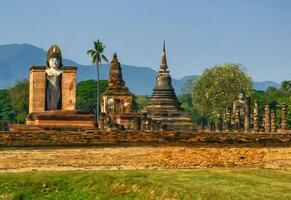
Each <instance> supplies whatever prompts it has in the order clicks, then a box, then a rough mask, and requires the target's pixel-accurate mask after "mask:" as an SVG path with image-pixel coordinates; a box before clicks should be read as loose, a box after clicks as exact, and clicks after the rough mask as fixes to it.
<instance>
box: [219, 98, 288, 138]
mask: <svg viewBox="0 0 291 200" xmlns="http://www.w3.org/2000/svg"><path fill="white" fill-rule="evenodd" d="M250 110H251V109H250V99H249V98H247V99H246V104H245V107H244V118H243V127H242V125H241V114H240V108H239V106H236V108H235V113H234V115H235V116H234V123H232V117H231V110H230V108H227V109H226V110H225V114H224V130H225V131H226V132H229V131H232V127H233V128H234V131H236V132H241V129H242V128H243V131H244V132H245V133H249V132H251V113H250ZM263 127H264V131H265V132H277V116H276V108H275V107H270V105H265V108H264V120H263ZM281 130H282V131H285V130H287V105H286V104H283V105H281ZM259 131H260V120H259V106H258V103H255V104H254V110H253V132H259Z"/></svg>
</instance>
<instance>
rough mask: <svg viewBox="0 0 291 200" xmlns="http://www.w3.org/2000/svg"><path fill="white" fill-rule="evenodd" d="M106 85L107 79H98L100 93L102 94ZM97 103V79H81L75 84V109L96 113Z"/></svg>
mask: <svg viewBox="0 0 291 200" xmlns="http://www.w3.org/2000/svg"><path fill="white" fill-rule="evenodd" d="M107 87H108V81H107V80H100V94H101V95H102V94H103V93H104V92H105V90H106V89H107ZM96 104H97V81H95V80H86V81H81V82H80V83H78V85H77V109H80V110H87V111H89V112H91V113H96Z"/></svg>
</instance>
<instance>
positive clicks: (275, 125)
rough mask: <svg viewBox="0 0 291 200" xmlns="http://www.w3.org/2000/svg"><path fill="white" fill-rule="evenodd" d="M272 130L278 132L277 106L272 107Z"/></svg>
mask: <svg viewBox="0 0 291 200" xmlns="http://www.w3.org/2000/svg"><path fill="white" fill-rule="evenodd" d="M271 132H277V116H276V107H275V106H274V107H273V108H272V109H271Z"/></svg>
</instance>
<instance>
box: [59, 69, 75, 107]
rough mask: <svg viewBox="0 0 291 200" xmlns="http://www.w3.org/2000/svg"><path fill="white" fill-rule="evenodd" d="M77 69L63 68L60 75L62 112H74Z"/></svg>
mask: <svg viewBox="0 0 291 200" xmlns="http://www.w3.org/2000/svg"><path fill="white" fill-rule="evenodd" d="M76 72H77V67H64V68H63V75H62V110H76V82H77V78H76Z"/></svg>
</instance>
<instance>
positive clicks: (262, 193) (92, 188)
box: [0, 169, 291, 200]
mask: <svg viewBox="0 0 291 200" xmlns="http://www.w3.org/2000/svg"><path fill="white" fill-rule="evenodd" d="M0 199H7V200H8V199H62V200H63V199H226V200H227V199H231V200H236V199H272V200H275V199H278V200H287V199H291V171H283V170H262V169H193V170H147V171H146V170H138V171H85V172H84V171H82V172H30V173H2V174H0Z"/></svg>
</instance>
